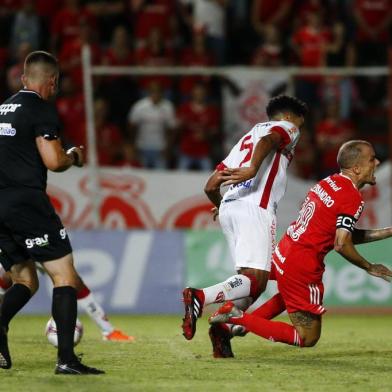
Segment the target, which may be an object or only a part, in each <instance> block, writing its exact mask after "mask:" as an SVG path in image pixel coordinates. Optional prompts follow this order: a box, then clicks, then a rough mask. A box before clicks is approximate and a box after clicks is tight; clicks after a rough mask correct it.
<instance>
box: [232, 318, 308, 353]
mask: <svg viewBox="0 0 392 392" xmlns="http://www.w3.org/2000/svg"><path fill="white" fill-rule="evenodd" d="M229 322H230V323H232V324H237V325H242V326H244V327H245V328H246V329H247V330H248V331H250V332H253V333H254V334H256V335H259V336H261V337H263V338H265V339H268V340H271V341H273V342H281V343H286V344H290V345H292V346H300V347H303V342H302V340H301V338H300V336H299V335H298V332H297V330H296V329H295V328H294V327H293V326H292V325H290V324H286V323H282V322H280V321H270V320H266V319H263V318H260V317H257V316H255V315H254V314H253V313H252V314H247V313H244V315H243V316H242V317H238V318H235V317H233V318H231V319H230V321H229Z"/></svg>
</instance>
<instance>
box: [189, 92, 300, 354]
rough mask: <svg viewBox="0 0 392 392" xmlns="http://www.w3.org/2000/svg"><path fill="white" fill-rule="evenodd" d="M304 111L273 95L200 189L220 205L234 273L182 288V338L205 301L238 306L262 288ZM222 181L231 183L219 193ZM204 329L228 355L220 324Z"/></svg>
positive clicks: (192, 331)
mask: <svg viewBox="0 0 392 392" xmlns="http://www.w3.org/2000/svg"><path fill="white" fill-rule="evenodd" d="M306 113H307V107H306V105H305V104H304V103H303V102H302V101H300V100H298V99H296V98H294V97H290V96H287V95H280V96H277V97H274V98H272V99H271V100H270V102H269V103H268V105H267V114H268V117H269V118H270V121H268V122H265V123H259V124H256V125H255V126H254V127H253V128H252V129H251V130H250V131H249V132H248V133H246V134H245V135H244V136H243V137H242V138H241V139H240V140H239V141H238V143H237V144H236V145H235V146H234V147H233V148H232V150H231V151H230V153H229V155H228V156H227V157H226V158H225V159H224V160H223V162H221V163H220V164H219V165H218V166H217V168H216V170H215V171H214V173H212V174H211V176H210V177H209V179H208V181H207V184H206V186H205V193H206V194H207V196H208V198H209V199H210V200H211V202H212V203H213V204H214V205H215V207H216V209H218V208H219V220H220V224H221V226H222V231H223V233H224V234H225V237H226V240H227V242H228V245H229V248H230V251H231V254H232V257H233V260H234V261H235V269H236V271H237V274H236V275H233V276H231V277H230V278H228V279H227V280H225V281H224V282H220V283H218V284H215V285H213V286H209V287H205V288H202V289H201V288H192V287H187V288H185V289H184V291H183V301H184V306H185V316H184V319H183V324H182V329H183V334H184V337H185V338H186V339H188V340H191V339H192V338H193V336H194V334H195V332H196V322H197V318H199V317H200V316H201V314H202V309H203V307H204V306H206V305H208V304H211V303H219V302H224V301H227V300H237V305H238V306H241V308H242V309H247V308H248V307H249V306H250V304H251V303H252V302H253V301H254V300H256V299H257V298H258V297H259V295H260V294H261V293H262V292H263V291H264V289H265V287H266V285H267V282H268V276H269V271H270V268H271V257H272V253H273V249H274V247H275V232H276V218H275V214H276V209H277V206H278V203H279V201H280V199H281V198H282V197H283V194H284V192H285V189H286V182H287V167H288V165H289V163H290V161H291V158H292V156H293V154H294V148H295V146H296V144H297V141H298V139H299V133H300V131H299V128H300V127H301V126H302V124H303V123H304V116H305V114H306ZM231 184H232V185H231ZM221 185H231V186H230V187H229V189H227V191H226V193H225V194H224V196H221V193H220V186H221ZM239 302H241V304H239ZM209 334H210V338H211V342H212V345H213V349H214V357H232V356H233V354H232V352H231V348H230V341H229V337H228V331H227V330H224V329H223V326H222V327H221V326H214V327H211V328H210V331H209Z"/></svg>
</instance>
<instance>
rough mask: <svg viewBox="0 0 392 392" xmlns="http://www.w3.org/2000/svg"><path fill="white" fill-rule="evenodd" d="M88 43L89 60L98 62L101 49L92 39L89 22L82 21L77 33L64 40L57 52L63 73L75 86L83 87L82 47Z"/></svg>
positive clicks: (80, 88) (79, 88)
mask: <svg viewBox="0 0 392 392" xmlns="http://www.w3.org/2000/svg"><path fill="white" fill-rule="evenodd" d="M83 45H89V46H90V50H91V61H92V63H93V64H99V63H100V59H101V49H100V47H99V46H98V45H97V44H96V43H95V42H94V41H93V31H92V30H91V27H90V25H89V24H86V23H82V24H81V25H80V26H79V34H78V35H77V36H76V38H74V39H72V40H71V41H66V43H65V44H64V45H63V48H62V49H61V52H60V54H59V62H60V67H61V70H62V72H63V74H69V75H70V76H71V77H72V79H73V82H74V85H75V88H76V89H78V90H82V89H83V70H82V47H83Z"/></svg>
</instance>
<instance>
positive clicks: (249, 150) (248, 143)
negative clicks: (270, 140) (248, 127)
mask: <svg viewBox="0 0 392 392" xmlns="http://www.w3.org/2000/svg"><path fill="white" fill-rule="evenodd" d="M251 138H252V136H251V135H248V136H247V137H246V138H244V140H243V141H242V143H241V147H240V151H244V150H247V153H246V155H245V158H244V159H243V160H242V162H241V163H240V167H241V166H242V165H244V164H245V163H246V162H249V161H250V158H251V157H252V152H253V143H252V142H251V141H249V139H251Z"/></svg>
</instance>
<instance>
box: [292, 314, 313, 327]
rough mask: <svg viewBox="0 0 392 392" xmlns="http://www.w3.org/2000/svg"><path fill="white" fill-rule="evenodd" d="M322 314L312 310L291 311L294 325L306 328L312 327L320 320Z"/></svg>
mask: <svg viewBox="0 0 392 392" xmlns="http://www.w3.org/2000/svg"><path fill="white" fill-rule="evenodd" d="M319 318H320V316H319V315H317V314H313V313H310V312H294V313H290V319H291V320H292V322H293V324H294V326H296V327H302V328H305V329H312V328H313V327H314V326H313V322H314V321H315V320H319Z"/></svg>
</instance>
